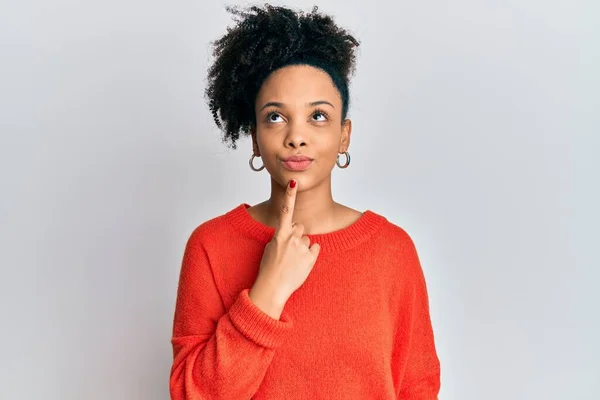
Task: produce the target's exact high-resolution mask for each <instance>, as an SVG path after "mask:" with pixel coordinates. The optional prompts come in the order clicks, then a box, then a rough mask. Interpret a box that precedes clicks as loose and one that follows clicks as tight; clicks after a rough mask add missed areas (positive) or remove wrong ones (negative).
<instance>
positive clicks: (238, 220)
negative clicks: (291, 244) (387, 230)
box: [225, 203, 386, 253]
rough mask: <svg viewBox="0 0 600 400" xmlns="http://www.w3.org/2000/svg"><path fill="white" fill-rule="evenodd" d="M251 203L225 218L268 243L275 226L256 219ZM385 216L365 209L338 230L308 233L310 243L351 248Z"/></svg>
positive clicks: (330, 248) (324, 250)
mask: <svg viewBox="0 0 600 400" xmlns="http://www.w3.org/2000/svg"><path fill="white" fill-rule="evenodd" d="M248 208H250V204H248V203H241V204H240V205H239V206H237V207H235V208H234V209H232V210H230V211H229V212H227V213H226V214H225V218H226V219H227V220H229V222H230V223H231V224H232V225H233V226H234V227H235V228H237V229H238V231H240V232H242V233H243V234H245V235H246V236H249V237H252V238H254V239H255V240H258V241H259V242H261V243H263V244H267V243H268V242H269V241H270V240H271V239H272V238H273V235H274V234H275V228H273V227H270V226H268V225H264V224H263V223H261V222H259V221H257V220H255V219H254V218H253V217H252V216H251V215H250V213H249V212H248ZM385 220H386V219H385V217H383V216H382V215H379V214H377V213H375V212H373V211H371V210H365V211H364V212H363V213H362V215H361V216H360V217H359V218H358V219H357V220H356V221H354V222H353V223H352V224H350V225H348V226H346V227H345V228H342V229H338V230H337V231H333V232H327V233H319V234H314V235H306V236H308V238H309V239H310V243H311V244H312V243H315V242H316V243H319V245H320V246H321V253H336V252H340V251H344V250H347V249H350V248H352V247H354V246H356V245H358V244H360V243H362V242H364V241H366V240H368V239H369V238H370V237H371V236H372V235H373V233H375V232H376V231H377V230H378V229H379V228H380V226H381V225H382V223H383V222H384V221H385Z"/></svg>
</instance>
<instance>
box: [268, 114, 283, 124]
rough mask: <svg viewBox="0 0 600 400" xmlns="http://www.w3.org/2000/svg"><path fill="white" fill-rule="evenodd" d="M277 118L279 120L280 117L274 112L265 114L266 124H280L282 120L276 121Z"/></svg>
mask: <svg viewBox="0 0 600 400" xmlns="http://www.w3.org/2000/svg"><path fill="white" fill-rule="evenodd" d="M277 118H281V115H279V114H277V113H276V112H273V111H272V112H270V113H269V114H267V122H273V123H276V122H281V121H282V119H279V120H278V119H277Z"/></svg>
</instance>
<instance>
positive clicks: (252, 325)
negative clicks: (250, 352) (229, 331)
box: [229, 289, 292, 349]
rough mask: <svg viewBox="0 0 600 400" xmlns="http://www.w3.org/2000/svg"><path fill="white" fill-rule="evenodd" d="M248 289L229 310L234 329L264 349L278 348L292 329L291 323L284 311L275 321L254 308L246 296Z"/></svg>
mask: <svg viewBox="0 0 600 400" xmlns="http://www.w3.org/2000/svg"><path fill="white" fill-rule="evenodd" d="M249 292H250V289H244V290H242V291H241V292H240V294H239V295H238V298H237V299H236V301H235V302H234V303H233V305H232V306H231V307H230V308H229V318H230V319H231V322H232V324H233V326H235V328H236V329H237V330H238V331H240V332H241V333H242V334H243V335H244V336H245V337H246V338H248V339H250V340H252V341H253V342H254V343H256V344H258V345H259V346H263V347H266V348H270V349H273V348H276V347H279V346H280V345H281V344H282V343H283V340H284V338H285V335H286V334H287V332H288V331H289V330H290V329H291V328H292V321H291V320H290V319H289V318H288V316H287V314H286V313H285V311H283V312H282V313H281V318H280V319H279V320H276V319H275V318H273V317H271V316H270V315H268V314H266V313H265V312H263V311H262V310H261V309H260V308H258V307H257V306H256V304H254V303H253V302H252V300H251V299H250V297H249V296H248V294H249Z"/></svg>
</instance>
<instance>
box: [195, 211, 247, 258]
mask: <svg viewBox="0 0 600 400" xmlns="http://www.w3.org/2000/svg"><path fill="white" fill-rule="evenodd" d="M238 207H239V206H236V207H234V208H232V209H228V210H226V211H224V212H222V213H221V214H218V215H217V216H214V217H212V218H210V219H207V220H205V221H203V222H201V223H200V224H198V225H197V226H196V227H195V228H194V229H192V231H191V233H190V234H189V237H188V240H187V247H195V246H202V247H205V248H206V247H212V246H214V245H219V244H223V243H226V241H227V238H228V237H230V235H231V230H232V226H231V223H230V222H229V218H228V215H229V214H230V213H231V212H233V211H234V210H236V209H237V208H238Z"/></svg>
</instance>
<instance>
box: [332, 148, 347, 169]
mask: <svg viewBox="0 0 600 400" xmlns="http://www.w3.org/2000/svg"><path fill="white" fill-rule="evenodd" d="M340 154H345V155H346V164H344V165H340ZM340 154H338V155H337V157H336V159H335V163H336V164H337V166H338V167H340V168H342V169H344V168H348V165H350V153H348V152H347V151H345V152H343V153H340Z"/></svg>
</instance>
